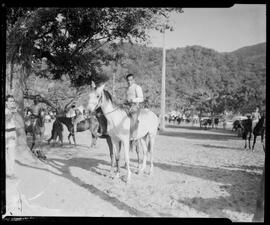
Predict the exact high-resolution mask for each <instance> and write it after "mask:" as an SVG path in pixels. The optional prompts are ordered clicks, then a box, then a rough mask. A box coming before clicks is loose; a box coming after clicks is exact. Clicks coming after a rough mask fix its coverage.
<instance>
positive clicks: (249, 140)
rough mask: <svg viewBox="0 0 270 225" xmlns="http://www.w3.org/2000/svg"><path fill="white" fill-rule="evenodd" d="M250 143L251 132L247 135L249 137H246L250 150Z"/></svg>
mask: <svg viewBox="0 0 270 225" xmlns="http://www.w3.org/2000/svg"><path fill="white" fill-rule="evenodd" d="M250 141H251V132H250V133H249V136H248V148H249V149H251V147H250Z"/></svg>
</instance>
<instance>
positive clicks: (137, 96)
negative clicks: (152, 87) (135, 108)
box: [126, 83, 143, 103]
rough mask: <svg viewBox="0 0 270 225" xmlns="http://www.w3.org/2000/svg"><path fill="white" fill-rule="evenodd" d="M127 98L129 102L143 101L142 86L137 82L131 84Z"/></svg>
mask: <svg viewBox="0 0 270 225" xmlns="http://www.w3.org/2000/svg"><path fill="white" fill-rule="evenodd" d="M126 99H127V101H129V102H135V103H139V102H143V92H142V88H141V87H140V86H139V85H137V84H135V83H134V84H132V85H131V86H129V87H128V88H127V91H126Z"/></svg>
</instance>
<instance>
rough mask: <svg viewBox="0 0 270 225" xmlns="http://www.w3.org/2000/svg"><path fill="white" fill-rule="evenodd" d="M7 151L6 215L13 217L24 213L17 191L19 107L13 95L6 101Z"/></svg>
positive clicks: (8, 96) (7, 97)
mask: <svg viewBox="0 0 270 225" xmlns="http://www.w3.org/2000/svg"><path fill="white" fill-rule="evenodd" d="M5 103H6V104H5V142H6V143H5V151H6V178H7V179H6V215H7V216H13V215H14V214H15V215H16V214H20V213H21V212H22V203H21V197H20V193H19V192H18V190H17V186H18V183H19V181H18V177H16V175H15V171H14V165H15V155H16V152H15V151H16V139H17V136H16V124H15V116H16V113H17V107H16V104H15V99H14V97H13V96H12V95H7V96H6V99H5Z"/></svg>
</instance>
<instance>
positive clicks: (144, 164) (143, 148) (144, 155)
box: [139, 137, 147, 173]
mask: <svg viewBox="0 0 270 225" xmlns="http://www.w3.org/2000/svg"><path fill="white" fill-rule="evenodd" d="M140 142H141V147H142V150H143V163H142V167H141V169H140V171H139V173H142V172H143V171H144V170H145V167H146V159H147V146H146V139H145V137H144V138H141V140H140Z"/></svg>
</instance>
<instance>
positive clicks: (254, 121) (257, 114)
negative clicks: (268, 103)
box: [252, 106, 261, 130]
mask: <svg viewBox="0 0 270 225" xmlns="http://www.w3.org/2000/svg"><path fill="white" fill-rule="evenodd" d="M260 118H261V114H260V109H259V107H258V106H257V107H256V109H255V111H254V112H253V113H252V130H253V129H254V127H255V126H256V124H257V123H258V122H259V119H260Z"/></svg>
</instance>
